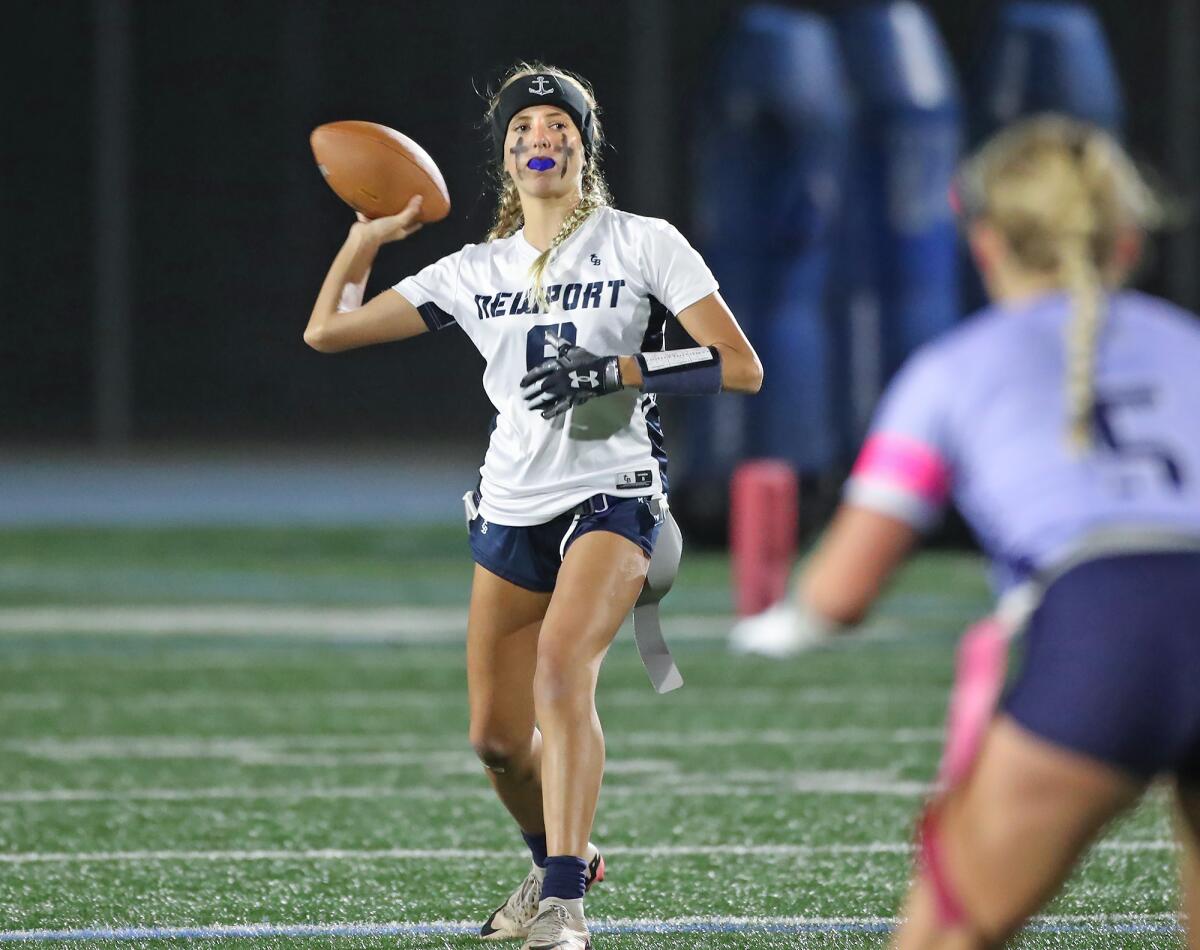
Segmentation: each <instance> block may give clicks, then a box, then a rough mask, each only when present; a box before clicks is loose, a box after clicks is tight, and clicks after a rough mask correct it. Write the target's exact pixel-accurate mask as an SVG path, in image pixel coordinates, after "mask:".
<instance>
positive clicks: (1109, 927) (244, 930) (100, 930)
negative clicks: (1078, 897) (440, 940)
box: [0, 914, 1181, 943]
mask: <svg viewBox="0 0 1200 950" xmlns="http://www.w3.org/2000/svg"><path fill="white" fill-rule="evenodd" d="M895 923H896V922H895V921H894V920H890V919H886V918H879V917H869V918H857V919H856V918H827V919H820V918H803V917H759V918H754V917H749V918H735V917H710V918H683V919H680V920H673V921H672V920H663V921H656V920H621V921H611V922H609V923H605V922H603V921H597V922H593V923H592V924H591V930H592V932H593V933H595V934H601V935H605V934H607V935H622V934H664V935H669V934H696V933H713V934H718V933H773V934H777V933H785V934H821V933H849V934H874V933H887V932H888V931H889V930H891V928H892V927H893V926H894V925H895ZM478 928H479V925H478V924H473V923H469V922H465V921H438V922H434V923H427V924H421V923H399V922H396V923H345V924H265V923H264V924H227V925H216V926H209V927H91V928H81V929H77V930H10V931H0V943H39V942H41V943H45V942H52V941H66V940H108V941H133V940H217V939H228V938H250V939H254V938H260V937H261V938H269V937H326V938H329V937H430V936H437V937H465V936H471V935H473V934H476V933H478V932H479V930H478ZM1026 929H1027V930H1028V931H1030V932H1033V933H1054V934H1092V935H1096V936H1103V935H1116V934H1178V933H1180V932H1181V930H1180V927H1179V925H1178V923H1177V921H1176V919H1175V917H1174V916H1173V915H1169V914H1158V915H1144V916H1130V917H1120V916H1103V915H1101V916H1097V917H1095V918H1090V919H1089V918H1083V917H1066V918H1060V919H1056V918H1053V917H1048V918H1041V919H1038V920H1035V921H1033V922H1032V923H1031V924H1030V925H1029V926H1028V927H1027V928H1026Z"/></svg>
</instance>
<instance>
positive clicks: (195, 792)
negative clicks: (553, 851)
mask: <svg viewBox="0 0 1200 950" xmlns="http://www.w3.org/2000/svg"><path fill="white" fill-rule="evenodd" d="M745 781H746V784H736V785H735V784H729V783H726V784H716V783H713V782H706V781H697V780H696V776H694V775H687V774H668V775H662V776H658V777H656V778H655V779H654V780H651V781H636V782H632V783H628V784H616V783H611V784H606V785H605V788H604V792H603V797H604V798H605V799H609V800H611V799H615V798H616V799H624V798H643V799H645V798H654V797H663V796H668V797H676V798H761V797H764V796H774V795H787V794H800V793H807V794H838V795H852V794H861V795H881V796H886V797H901V798H919V797H920V796H922V795H925V794H928V793H929V791H930V790H931V788H930V786H929V785H927V784H925V783H923V782H910V781H899V780H896V779H893V778H891V777H890V776H889V775H887V774H886V773H880V772H846V771H828V772H789V771H780V772H778V773H771V772H761V771H760V772H753V773H748V774H747V775H746V779H745ZM494 794H495V793H494V792H493V791H492V790H491V789H490V788H487V787H486V786H482V785H481V786H480V787H478V788H469V787H451V788H444V787H434V786H432V785H431V786H424V785H422V786H415V787H408V788H395V787H389V786H349V787H347V786H333V787H312V786H270V787H213V788H130V789H95V788H42V789H21V790H18V789H10V790H6V791H0V804H30V805H37V804H48V803H54V802H137V801H164V802H191V801H211V800H221V799H238V800H250V801H301V800H308V799H378V800H395V799H402V800H404V799H406V800H418V801H419V800H431V801H439V800H448V799H468V800H469V799H491V798H493V797H494Z"/></svg>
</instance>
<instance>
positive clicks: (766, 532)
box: [729, 459, 800, 617]
mask: <svg viewBox="0 0 1200 950" xmlns="http://www.w3.org/2000/svg"><path fill="white" fill-rule="evenodd" d="M730 492H731V493H732V494H731V498H730V504H729V546H730V553H731V554H732V557H733V590H734V600H735V602H736V604H737V611H738V614H739V615H741V616H743V617H745V616H749V615H751V614H756V613H760V612H761V611H763V610H766V609H767V608H768V607H770V606H771V605H772V604H774V603H775V602H776V601H778V600H780V599H781V598H782V597H783V596H784V595H785V594H786V593H787V586H788V578H789V577H790V575H791V570H792V562H793V560H794V558H795V556H796V536H797V532H798V525H799V518H800V501H799V484H798V481H797V478H796V472H795V470H794V469H793V468H792V466H791V465H789V464H788V463H787V462H781V461H778V460H776V459H754V460H752V461H749V462H743V463H742V464H741V465H739V466H738V467H737V469H736V470H735V471H734V473H733V480H732V482H731V483H730Z"/></svg>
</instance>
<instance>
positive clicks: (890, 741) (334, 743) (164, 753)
mask: <svg viewBox="0 0 1200 950" xmlns="http://www.w3.org/2000/svg"><path fill="white" fill-rule="evenodd" d="M943 736H944V733H943V731H942V730H941V729H865V728H859V727H842V728H832V729H819V728H818V729H765V730H761V731H760V730H754V729H729V730H718V731H713V732H677V731H676V732H661V731H653V730H651V731H642V732H614V733H613V734H612V735H610V736H608V737H606V741H607V744H608V748H609V751H610V753H611V752H612V751H613V750H619V749H621V748H623V747H630V748H639V749H642V748H669V749H679V748H684V747H701V746H755V745H785V746H786V745H841V744H843V743H850V742H854V743H877V744H880V745H927V744H937V743H940V742H941V741H942V739H943ZM448 745H449V746H454V745H459V746H461V747H462V748H461V749H460V750H459V751H455V750H453V749H450V750H448V749H447V746H448ZM0 748H3V749H7V750H9V751H11V752H18V753H20V754H22V755H26V756H30V757H33V758H40V759H49V760H54V761H64V762H79V761H85V760H94V759H118V760H119V759H224V758H228V759H235V760H237V761H240V762H243V763H245V762H256V761H267V760H270V762H271V763H272V764H278V762H279V761H280V758H281V757H282V756H288V757H289V758H291V759H294V760H295V761H297V762H299V761H300V757H302V756H304V755H311V754H312V753H314V752H320V753H325V754H324V755H314V756H313V762H314V763H319V764H332V763H333V761H334V760H336V762H337V764H356V763H358V762H359V761H360V759H359V757H360V756H366V755H384V754H387V755H392V756H396V758H394V759H393V760H392V761H394V762H395V763H397V764H410V763H411V762H414V761H415V762H420V761H422V760H424V759H430V760H433V761H453V760H455V758H456V757H459V756H463V755H467V756H468V757H469V758H470V756H469V753H468V752H467V750H466V737H465V736H461V737H460V736H457V735H451V736H445V735H438V736H428V735H416V734H413V733H391V734H376V735H369V736H364V735H347V736H337V735H327V734H323V735H322V734H318V735H277V736H255V737H253V738H249V737H241V736H225V737H223V736H214V737H211V738H205V737H198V736H197V737H180V736H88V737H84V738H78V739H57V738H53V737H44V738H36V739H28V738H27V739H5V740H0ZM399 750H405V751H403V752H400V751H399ZM398 756H403V758H399V757H398ZM470 760H471V761H472V762H473V761H474V760H473V758H471V759H470ZM630 761H631V760H630V759H624V758H615V759H613V760H612V761H611V762H610V763H609V765H608V766H607V770H608V771H609V773H611V772H612V769H613V767H616V768H618V769H620V768H626V769H629V768H631V766H629V765H624V766H623V765H622V764H621V763H628V762H630ZM632 761H646V762H656V763H657V762H662V763H665V762H668V761H670V760H665V759H646V760H632Z"/></svg>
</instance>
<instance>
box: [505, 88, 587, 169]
mask: <svg viewBox="0 0 1200 950" xmlns="http://www.w3.org/2000/svg"><path fill="white" fill-rule="evenodd" d="M529 106H558V108H560V109H562V110H563V111H564V112H565V113H566V114H567V115H569V116H570V117H571V118H572V119H573V120H574V121H575V128H577V129H579V135H580V137H581V138H582V139H583V150H584V153H585V154H586V155H588V156H590V155H591V154H592V148H593V146H594V145H595V144H596V123H595V116H594V115H593V114H592V109H591V106H589V105H588V103H587V99H585V98H584V96H583V93H582V92H580V90H579V88H578V87H577V86H576V85H575V83H573V82H563V81H561V80H560V79H559V78H558V77H557V76H555V75H553V74H552V73H532V74H530V75H528V76H522V77H521V78H520V79H518V80H516V81H515V82H510V83H509V84H508V85H507V86H505V87H504V89H503V90H501V92H500V98H499V99H498V100H497V101H496V108H495V109H493V110H492V141H493V142H494V143H495V145H496V155H497V156H499V157H501V158H502V157H503V156H504V135H505V133H506V132H507V131H508V123H510V122H511V121H512V118H513V116H514V115H516V114H517V113H518V112H520V111H521V110H522V109H526V108H528V107H529Z"/></svg>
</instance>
